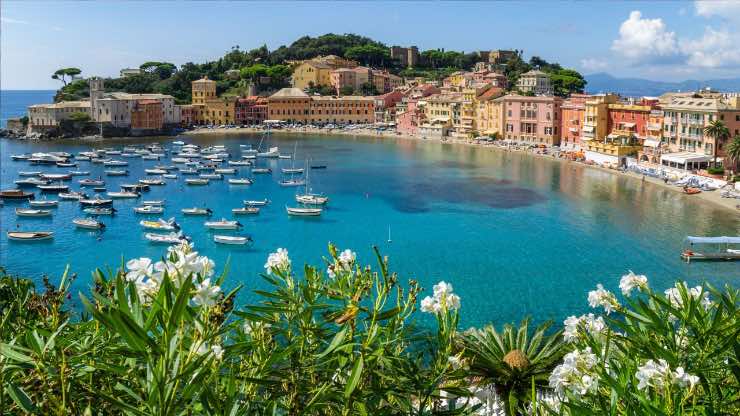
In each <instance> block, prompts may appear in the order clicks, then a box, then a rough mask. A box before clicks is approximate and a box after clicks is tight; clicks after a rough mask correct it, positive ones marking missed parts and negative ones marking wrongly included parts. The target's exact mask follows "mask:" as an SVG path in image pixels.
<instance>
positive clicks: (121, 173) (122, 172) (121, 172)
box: [105, 170, 128, 176]
mask: <svg viewBox="0 0 740 416" xmlns="http://www.w3.org/2000/svg"><path fill="white" fill-rule="evenodd" d="M105 174H106V175H108V176H128V171H127V170H106V171H105Z"/></svg>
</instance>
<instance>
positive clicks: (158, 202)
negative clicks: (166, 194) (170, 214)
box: [141, 199, 164, 207]
mask: <svg viewBox="0 0 740 416" xmlns="http://www.w3.org/2000/svg"><path fill="white" fill-rule="evenodd" d="M141 205H152V206H157V207H161V206H163V205H164V199H151V200H148V201H141Z"/></svg>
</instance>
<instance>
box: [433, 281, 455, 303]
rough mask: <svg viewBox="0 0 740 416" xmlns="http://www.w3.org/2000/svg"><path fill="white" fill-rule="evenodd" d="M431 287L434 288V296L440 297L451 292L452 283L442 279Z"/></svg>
mask: <svg viewBox="0 0 740 416" xmlns="http://www.w3.org/2000/svg"><path fill="white" fill-rule="evenodd" d="M432 289H433V290H434V297H436V298H438V299H440V298H443V297H446V296H447V295H448V294H450V293H452V284H451V283H445V282H444V281H442V282H439V283H437V284H436V285H434V287H433V288H432Z"/></svg>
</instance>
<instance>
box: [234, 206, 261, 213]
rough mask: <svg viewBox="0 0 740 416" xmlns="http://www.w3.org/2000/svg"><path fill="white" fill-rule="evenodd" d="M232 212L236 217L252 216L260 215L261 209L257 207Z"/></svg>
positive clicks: (235, 209) (236, 209)
mask: <svg viewBox="0 0 740 416" xmlns="http://www.w3.org/2000/svg"><path fill="white" fill-rule="evenodd" d="M231 212H232V213H233V214H234V215H250V214H259V213H260V209H259V208H256V207H244V208H234V209H232V210H231Z"/></svg>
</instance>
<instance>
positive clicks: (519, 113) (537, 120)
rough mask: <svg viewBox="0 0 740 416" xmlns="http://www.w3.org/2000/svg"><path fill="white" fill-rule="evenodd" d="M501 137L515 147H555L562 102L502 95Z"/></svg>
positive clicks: (551, 98) (550, 98)
mask: <svg viewBox="0 0 740 416" xmlns="http://www.w3.org/2000/svg"><path fill="white" fill-rule="evenodd" d="M496 100H497V101H499V102H501V103H502V104H503V111H504V122H505V131H504V137H505V138H506V139H507V140H511V141H514V142H518V143H525V144H537V145H546V146H558V145H559V144H560V116H561V114H560V113H561V108H560V107H561V105H562V103H563V99H562V98H559V97H552V96H534V97H528V96H523V95H505V96H503V97H501V98H497V99H496Z"/></svg>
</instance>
